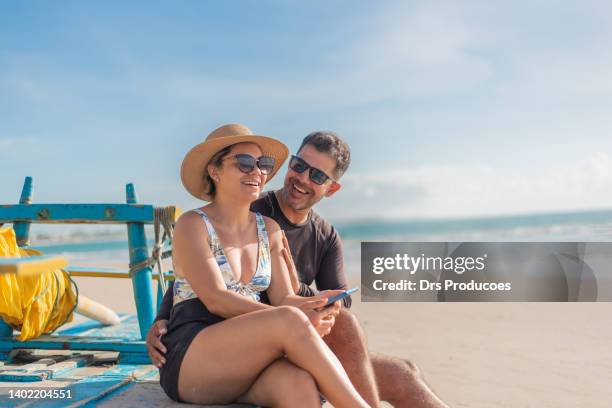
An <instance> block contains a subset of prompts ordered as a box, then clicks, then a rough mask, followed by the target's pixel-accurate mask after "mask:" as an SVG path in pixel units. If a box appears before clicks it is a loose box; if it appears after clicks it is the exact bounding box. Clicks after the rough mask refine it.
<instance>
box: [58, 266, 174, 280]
mask: <svg viewBox="0 0 612 408" xmlns="http://www.w3.org/2000/svg"><path fill="white" fill-rule="evenodd" d="M65 269H66V270H67V271H68V272H70V275H72V276H81V277H89V278H120V279H129V278H130V273H129V272H128V271H126V270H121V269H112V268H94V267H81V266H68V267H67V268H65ZM164 276H165V277H166V280H174V274H173V273H172V272H166V273H164ZM152 277H153V279H155V280H159V273H153V276H152Z"/></svg>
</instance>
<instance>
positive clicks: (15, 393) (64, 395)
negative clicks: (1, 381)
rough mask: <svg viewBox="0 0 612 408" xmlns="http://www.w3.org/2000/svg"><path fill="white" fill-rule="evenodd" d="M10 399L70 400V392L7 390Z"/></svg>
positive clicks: (48, 389)
mask: <svg viewBox="0 0 612 408" xmlns="http://www.w3.org/2000/svg"><path fill="white" fill-rule="evenodd" d="M9 398H11V399H71V398H72V390H64V389H57V388H20V389H16V390H9Z"/></svg>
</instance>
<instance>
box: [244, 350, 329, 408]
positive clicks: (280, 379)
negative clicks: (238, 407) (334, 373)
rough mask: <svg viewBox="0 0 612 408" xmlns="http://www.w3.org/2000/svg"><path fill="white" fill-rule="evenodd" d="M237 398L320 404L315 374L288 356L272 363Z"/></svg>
mask: <svg viewBox="0 0 612 408" xmlns="http://www.w3.org/2000/svg"><path fill="white" fill-rule="evenodd" d="M236 401H237V402H245V403H249V404H255V405H259V406H264V407H295V408H302V407H303V408H321V399H320V398H319V389H318V388H317V384H316V383H315V380H314V378H312V376H311V375H310V374H309V373H308V371H306V370H303V369H301V368H299V367H298V366H296V365H294V364H293V363H291V362H289V360H287V359H286V358H279V359H278V360H276V361H275V362H273V363H272V364H270V365H269V366H268V367H267V368H266V369H265V370H264V371H263V373H261V374H260V375H259V377H257V379H256V380H255V383H254V384H253V385H252V386H251V388H250V389H249V390H248V391H247V392H246V393H245V394H244V395H242V396H241V397H239V398H238V399H237V400H236Z"/></svg>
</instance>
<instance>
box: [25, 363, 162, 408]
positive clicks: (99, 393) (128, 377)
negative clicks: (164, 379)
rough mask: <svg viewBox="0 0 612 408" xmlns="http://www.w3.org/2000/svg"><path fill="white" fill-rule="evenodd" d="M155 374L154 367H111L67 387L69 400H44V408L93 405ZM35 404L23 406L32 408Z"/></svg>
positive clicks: (128, 365)
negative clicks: (134, 382)
mask: <svg viewBox="0 0 612 408" xmlns="http://www.w3.org/2000/svg"><path fill="white" fill-rule="evenodd" d="M155 374H157V368H155V367H154V366H152V365H150V366H142V365H133V364H120V365H118V366H115V367H112V368H110V369H108V370H106V371H104V372H103V373H101V374H98V375H95V376H91V377H87V378H84V379H82V380H80V381H77V382H76V383H74V384H71V385H69V386H68V387H66V388H65V390H67V391H70V395H71V398H70V399H63V400H46V401H45V407H48V408H64V407H72V408H74V407H83V406H86V405H95V403H96V402H97V401H100V400H102V399H103V398H105V397H106V396H107V395H109V394H111V393H112V392H114V391H116V390H118V389H121V388H122V387H124V386H126V385H128V384H130V383H132V382H133V381H141V380H144V379H146V378H149V377H152V376H154V375H155ZM34 404H36V402H34V401H33V402H32V403H31V404H26V405H23V406H34Z"/></svg>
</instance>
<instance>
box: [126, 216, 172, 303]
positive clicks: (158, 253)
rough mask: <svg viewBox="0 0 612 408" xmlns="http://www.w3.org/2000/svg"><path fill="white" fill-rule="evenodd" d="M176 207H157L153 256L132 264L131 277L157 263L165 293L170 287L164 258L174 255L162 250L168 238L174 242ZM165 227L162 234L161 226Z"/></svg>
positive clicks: (154, 222)
mask: <svg viewBox="0 0 612 408" xmlns="http://www.w3.org/2000/svg"><path fill="white" fill-rule="evenodd" d="M174 213H175V209H174V207H155V209H154V215H153V231H154V232H155V243H154V244H153V250H152V251H151V257H150V258H147V259H145V260H143V261H142V262H139V263H137V264H134V265H130V272H129V274H130V277H132V276H133V275H134V274H135V273H136V272H138V271H140V270H142V269H144V268H151V269H153V268H154V267H155V266H156V265H157V270H158V272H159V283H160V286H161V289H162V292H163V293H164V294H165V293H166V290H167V289H168V285H167V283H166V276H165V272H164V267H163V265H162V260H163V259H166V258H168V257H170V256H172V250H171V249H170V250H169V251H162V249H163V247H164V243H165V242H166V240H168V241H169V242H170V244H172V237H173V236H174ZM160 227H163V229H164V233H163V235H161V234H160V232H161V228H160Z"/></svg>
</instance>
